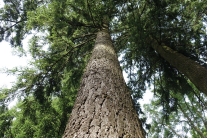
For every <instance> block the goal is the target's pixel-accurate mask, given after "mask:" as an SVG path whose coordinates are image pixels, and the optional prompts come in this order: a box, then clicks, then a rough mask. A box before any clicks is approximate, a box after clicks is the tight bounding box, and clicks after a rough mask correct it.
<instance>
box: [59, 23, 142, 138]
mask: <svg viewBox="0 0 207 138" xmlns="http://www.w3.org/2000/svg"><path fill="white" fill-rule="evenodd" d="M104 26H105V27H103V28H102V30H101V31H99V32H98V33H97V38H96V42H95V47H94V49H93V53H92V56H91V59H90V61H89V62H88V65H87V66H86V68H85V72H84V74H83V77H82V80H81V83H80V88H79V91H78V95H77V98H76V101H75V105H74V107H73V111H72V113H71V115H70V118H69V121H68V124H67V127H66V129H65V132H64V135H63V137H62V138H144V137H145V133H144V130H143V128H142V124H141V121H140V120H139V117H138V114H137V113H136V111H135V109H134V106H133V102H132V98H131V96H130V93H129V91H128V89H127V86H126V83H125V81H124V78H123V75H122V71H121V67H120V65H119V61H118V58H117V55H116V52H115V50H114V48H113V44H112V41H111V37H110V34H109V30H108V26H107V25H106V24H104Z"/></svg>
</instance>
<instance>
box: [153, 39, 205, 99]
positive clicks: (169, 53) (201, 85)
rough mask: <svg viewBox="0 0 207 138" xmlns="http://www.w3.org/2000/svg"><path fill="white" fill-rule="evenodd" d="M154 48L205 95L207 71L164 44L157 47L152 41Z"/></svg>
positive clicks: (155, 42)
mask: <svg viewBox="0 0 207 138" xmlns="http://www.w3.org/2000/svg"><path fill="white" fill-rule="evenodd" d="M152 48H154V49H155V50H156V51H157V52H158V53H159V54H160V55H161V56H162V57H163V58H164V59H165V60H167V61H168V62H169V63H170V64H171V65H172V66H174V67H175V68H177V69H178V70H179V71H181V72H182V73H183V74H184V75H185V76H186V77H188V78H189V79H190V81H191V82H192V83H193V84H194V85H195V86H196V87H197V88H198V90H200V91H201V92H203V93H205V95H207V69H206V68H205V67H203V66H201V65H200V64H198V63H196V62H195V61H193V60H191V59H189V58H188V57H186V56H184V55H182V54H180V53H178V52H177V51H174V50H172V49H171V48H170V47H168V46H166V45H165V44H163V43H162V44H161V45H159V44H158V43H157V41H156V40H152Z"/></svg>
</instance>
